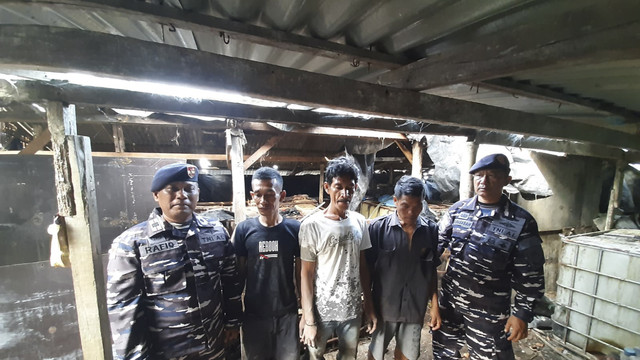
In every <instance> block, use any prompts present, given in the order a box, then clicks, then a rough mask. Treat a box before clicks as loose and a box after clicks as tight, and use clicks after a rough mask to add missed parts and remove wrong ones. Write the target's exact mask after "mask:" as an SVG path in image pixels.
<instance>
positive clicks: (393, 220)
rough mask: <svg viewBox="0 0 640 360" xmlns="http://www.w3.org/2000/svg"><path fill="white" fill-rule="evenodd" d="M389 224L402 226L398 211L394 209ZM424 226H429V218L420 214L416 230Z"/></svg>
mask: <svg viewBox="0 0 640 360" xmlns="http://www.w3.org/2000/svg"><path fill="white" fill-rule="evenodd" d="M389 225H391V226H398V227H400V228H402V224H401V223H400V218H399V217H398V212H397V211H394V212H393V214H392V215H391V219H390V221H389ZM422 226H427V219H425V218H424V217H422V216H418V219H417V220H416V230H417V229H418V228H420V227H422Z"/></svg>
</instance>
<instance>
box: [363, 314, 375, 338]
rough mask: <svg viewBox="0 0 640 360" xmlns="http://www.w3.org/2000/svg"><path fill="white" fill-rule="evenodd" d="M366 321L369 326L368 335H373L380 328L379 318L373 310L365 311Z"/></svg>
mask: <svg viewBox="0 0 640 360" xmlns="http://www.w3.org/2000/svg"><path fill="white" fill-rule="evenodd" d="M364 321H365V324H366V325H367V334H373V332H374V331H376V328H377V327H378V317H377V316H376V313H375V311H373V309H369V310H365V314H364Z"/></svg>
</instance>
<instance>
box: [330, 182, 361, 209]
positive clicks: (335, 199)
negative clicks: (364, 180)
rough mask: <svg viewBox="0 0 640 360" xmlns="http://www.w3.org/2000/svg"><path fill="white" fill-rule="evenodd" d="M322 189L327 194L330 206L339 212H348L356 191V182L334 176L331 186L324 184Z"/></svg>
mask: <svg viewBox="0 0 640 360" xmlns="http://www.w3.org/2000/svg"><path fill="white" fill-rule="evenodd" d="M324 189H325V190H326V191H327V194H329V199H330V200H331V204H332V206H334V207H335V208H336V209H338V210H340V211H341V212H345V211H347V210H349V204H351V198H352V197H353V193H354V191H355V190H356V181H355V180H354V179H352V178H351V177H349V176H336V177H334V178H333V179H332V180H331V184H329V183H327V182H325V183H324Z"/></svg>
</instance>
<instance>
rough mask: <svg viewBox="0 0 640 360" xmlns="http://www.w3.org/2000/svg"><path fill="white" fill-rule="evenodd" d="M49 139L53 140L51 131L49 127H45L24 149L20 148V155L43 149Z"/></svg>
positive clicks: (31, 153)
mask: <svg viewBox="0 0 640 360" xmlns="http://www.w3.org/2000/svg"><path fill="white" fill-rule="evenodd" d="M49 141H51V133H50V132H49V129H44V130H42V132H41V133H40V135H38V136H36V137H35V138H34V139H33V140H31V141H30V142H29V144H27V146H26V147H25V148H24V149H22V150H20V155H33V154H35V153H36V152H38V151H40V150H42V148H43V147H44V146H45V145H47V143H48V142H49Z"/></svg>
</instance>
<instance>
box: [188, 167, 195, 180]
mask: <svg viewBox="0 0 640 360" xmlns="http://www.w3.org/2000/svg"><path fill="white" fill-rule="evenodd" d="M187 175H188V176H189V177H190V178H192V179H193V178H194V177H195V176H196V167H195V166H193V165H187Z"/></svg>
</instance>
